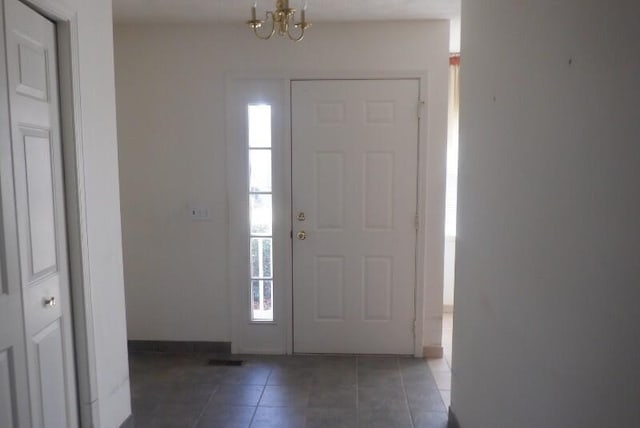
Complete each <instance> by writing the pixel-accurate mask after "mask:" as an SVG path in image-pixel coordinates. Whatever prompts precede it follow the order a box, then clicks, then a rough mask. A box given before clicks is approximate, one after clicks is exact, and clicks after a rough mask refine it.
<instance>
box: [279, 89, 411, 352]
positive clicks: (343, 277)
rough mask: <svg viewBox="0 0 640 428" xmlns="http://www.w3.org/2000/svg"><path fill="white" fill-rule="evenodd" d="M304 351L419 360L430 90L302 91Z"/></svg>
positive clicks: (296, 161)
mask: <svg viewBox="0 0 640 428" xmlns="http://www.w3.org/2000/svg"><path fill="white" fill-rule="evenodd" d="M291 99H292V105H291V109H292V110H291V111H292V209H293V218H292V222H293V302H294V304H293V313H294V314H293V319H294V324H293V331H294V352H299V353H360V354H413V353H414V317H415V315H414V313H415V296H414V292H415V285H416V284H415V275H416V274H415V271H416V269H415V263H416V260H415V254H416V218H417V217H416V215H417V213H416V205H417V203H416V200H417V170H418V114H417V113H418V110H417V108H418V103H419V81H418V80H414V79H406V80H318V81H294V82H292V87H291Z"/></svg>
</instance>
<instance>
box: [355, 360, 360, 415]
mask: <svg viewBox="0 0 640 428" xmlns="http://www.w3.org/2000/svg"><path fill="white" fill-rule="evenodd" d="M359 361H360V357H359V356H356V426H357V427H360V397H359V394H360V392H359V390H358V389H359V388H358V384H359V381H358V371H359V370H360V364H359Z"/></svg>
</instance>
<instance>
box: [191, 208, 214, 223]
mask: <svg viewBox="0 0 640 428" xmlns="http://www.w3.org/2000/svg"><path fill="white" fill-rule="evenodd" d="M189 215H190V216H191V220H210V219H211V214H210V213H209V208H206V207H191V208H189Z"/></svg>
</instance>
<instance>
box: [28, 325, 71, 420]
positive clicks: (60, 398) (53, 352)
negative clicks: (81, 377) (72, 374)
mask: <svg viewBox="0 0 640 428" xmlns="http://www.w3.org/2000/svg"><path fill="white" fill-rule="evenodd" d="M32 347H33V353H34V355H35V360H36V362H37V365H36V366H35V367H32V370H34V371H35V372H34V373H32V376H33V378H34V383H36V384H37V385H36V387H37V389H38V390H39V391H41V394H40V395H41V399H42V403H41V408H42V413H43V414H44V415H46V418H45V419H44V425H43V426H45V427H49V426H52V427H66V426H68V425H67V412H66V402H65V395H66V394H65V379H64V371H65V368H64V361H63V349H62V347H63V344H62V331H61V328H60V320H59V319H58V318H57V319H55V321H53V322H52V323H51V324H49V325H48V326H46V327H45V328H44V329H42V331H39V332H38V333H37V334H35V335H34V336H33V340H32Z"/></svg>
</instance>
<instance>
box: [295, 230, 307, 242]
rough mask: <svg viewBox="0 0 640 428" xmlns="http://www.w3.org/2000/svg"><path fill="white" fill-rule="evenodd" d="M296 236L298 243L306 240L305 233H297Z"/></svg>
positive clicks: (302, 231)
mask: <svg viewBox="0 0 640 428" xmlns="http://www.w3.org/2000/svg"><path fill="white" fill-rule="evenodd" d="M297 236H298V239H299V240H300V241H304V240H305V239H307V233H306V232H305V231H304V230H301V231H300V232H298V234H297Z"/></svg>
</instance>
